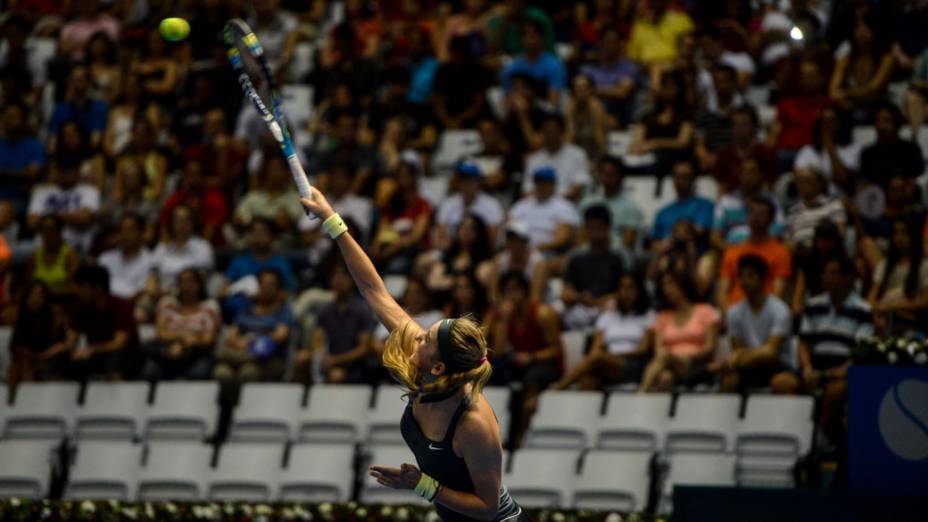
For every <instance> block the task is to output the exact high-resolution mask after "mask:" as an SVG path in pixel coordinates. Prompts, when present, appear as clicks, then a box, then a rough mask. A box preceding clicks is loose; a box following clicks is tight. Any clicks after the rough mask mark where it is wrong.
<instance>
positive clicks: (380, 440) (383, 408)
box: [367, 385, 407, 445]
mask: <svg viewBox="0 0 928 522" xmlns="http://www.w3.org/2000/svg"><path fill="white" fill-rule="evenodd" d="M403 393H404V392H403V388H401V387H400V386H393V385H389V386H387V385H382V386H380V387H378V388H377V393H376V395H377V398H376V402H375V403H374V409H373V410H371V412H370V417H369V421H368V433H367V440H368V443H369V444H372V445H374V444H379V445H383V444H403V443H404V442H403V436H402V434H401V433H400V420H401V419H402V418H403V412H404V411H405V410H406V404H407V403H406V399H404V398H403Z"/></svg>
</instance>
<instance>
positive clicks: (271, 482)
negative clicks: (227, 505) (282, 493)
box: [207, 442, 284, 502]
mask: <svg viewBox="0 0 928 522" xmlns="http://www.w3.org/2000/svg"><path fill="white" fill-rule="evenodd" d="M283 456H284V446H283V445H282V444H260V443H257V444H256V443H250V442H230V443H228V444H224V445H223V446H222V447H220V448H219V459H218V461H217V463H216V468H215V469H214V470H213V471H212V473H211V474H210V479H209V493H208V494H207V496H208V497H209V500H212V501H246V502H268V501H270V500H271V499H272V498H273V496H274V494H275V493H276V492H277V481H278V480H279V479H280V474H281V471H282V469H281V467H282V464H283Z"/></svg>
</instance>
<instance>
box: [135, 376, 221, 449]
mask: <svg viewBox="0 0 928 522" xmlns="http://www.w3.org/2000/svg"><path fill="white" fill-rule="evenodd" d="M218 396H219V383H218V382H215V381H209V382H162V383H159V384H158V386H157V388H155V400H154V403H153V404H152V405H151V406H150V407H149V408H148V412H147V413H146V415H145V432H144V437H145V439H146V440H192V441H202V440H205V439H207V438H209V437H212V436H213V433H214V431H215V430H216V418H217V417H218V415H219V405H218V404H217V402H216V401H217V399H218Z"/></svg>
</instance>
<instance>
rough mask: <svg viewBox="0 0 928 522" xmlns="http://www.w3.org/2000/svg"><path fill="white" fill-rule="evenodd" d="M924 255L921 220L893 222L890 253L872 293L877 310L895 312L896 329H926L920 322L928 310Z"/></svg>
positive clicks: (878, 271) (927, 265)
mask: <svg viewBox="0 0 928 522" xmlns="http://www.w3.org/2000/svg"><path fill="white" fill-rule="evenodd" d="M924 254H925V253H924V246H923V243H922V238H921V223H912V222H909V221H906V220H902V219H897V220H895V221H893V225H892V236H891V238H890V242H889V252H888V253H887V256H886V258H885V259H883V260H881V261H880V262H879V263H877V265H876V270H874V273H873V285H872V286H871V288H870V295H869V296H868V300H869V301H870V305H871V306H873V310H874V312H876V313H877V314H884V315H891V317H892V319H893V324H892V325H891V330H892V331H893V332H899V333H902V332H906V331H908V330H922V331H924V329H925V325H924V323H923V322H921V321H919V318H920V317H923V315H922V314H924V313H925V311H926V310H928V259H925V255H924ZM887 333H891V332H887Z"/></svg>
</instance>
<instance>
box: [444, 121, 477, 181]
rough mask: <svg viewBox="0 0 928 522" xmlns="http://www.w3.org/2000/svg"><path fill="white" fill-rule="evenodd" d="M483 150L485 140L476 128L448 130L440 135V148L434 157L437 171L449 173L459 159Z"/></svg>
mask: <svg viewBox="0 0 928 522" xmlns="http://www.w3.org/2000/svg"><path fill="white" fill-rule="evenodd" d="M481 150H483V141H482V140H481V138H480V133H479V132H477V131H476V130H474V129H457V130H446V131H444V132H442V133H441V135H440V136H439V137H438V148H437V149H436V150H435V156H434V157H433V159H432V161H433V165H434V169H435V173H436V174H438V175H444V174H448V173H449V172H450V171H451V169H452V168H454V165H455V164H456V163H457V162H458V161H461V160H462V159H464V158H467V157H469V156H473V155H476V154H478V153H479V152H480V151H481Z"/></svg>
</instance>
